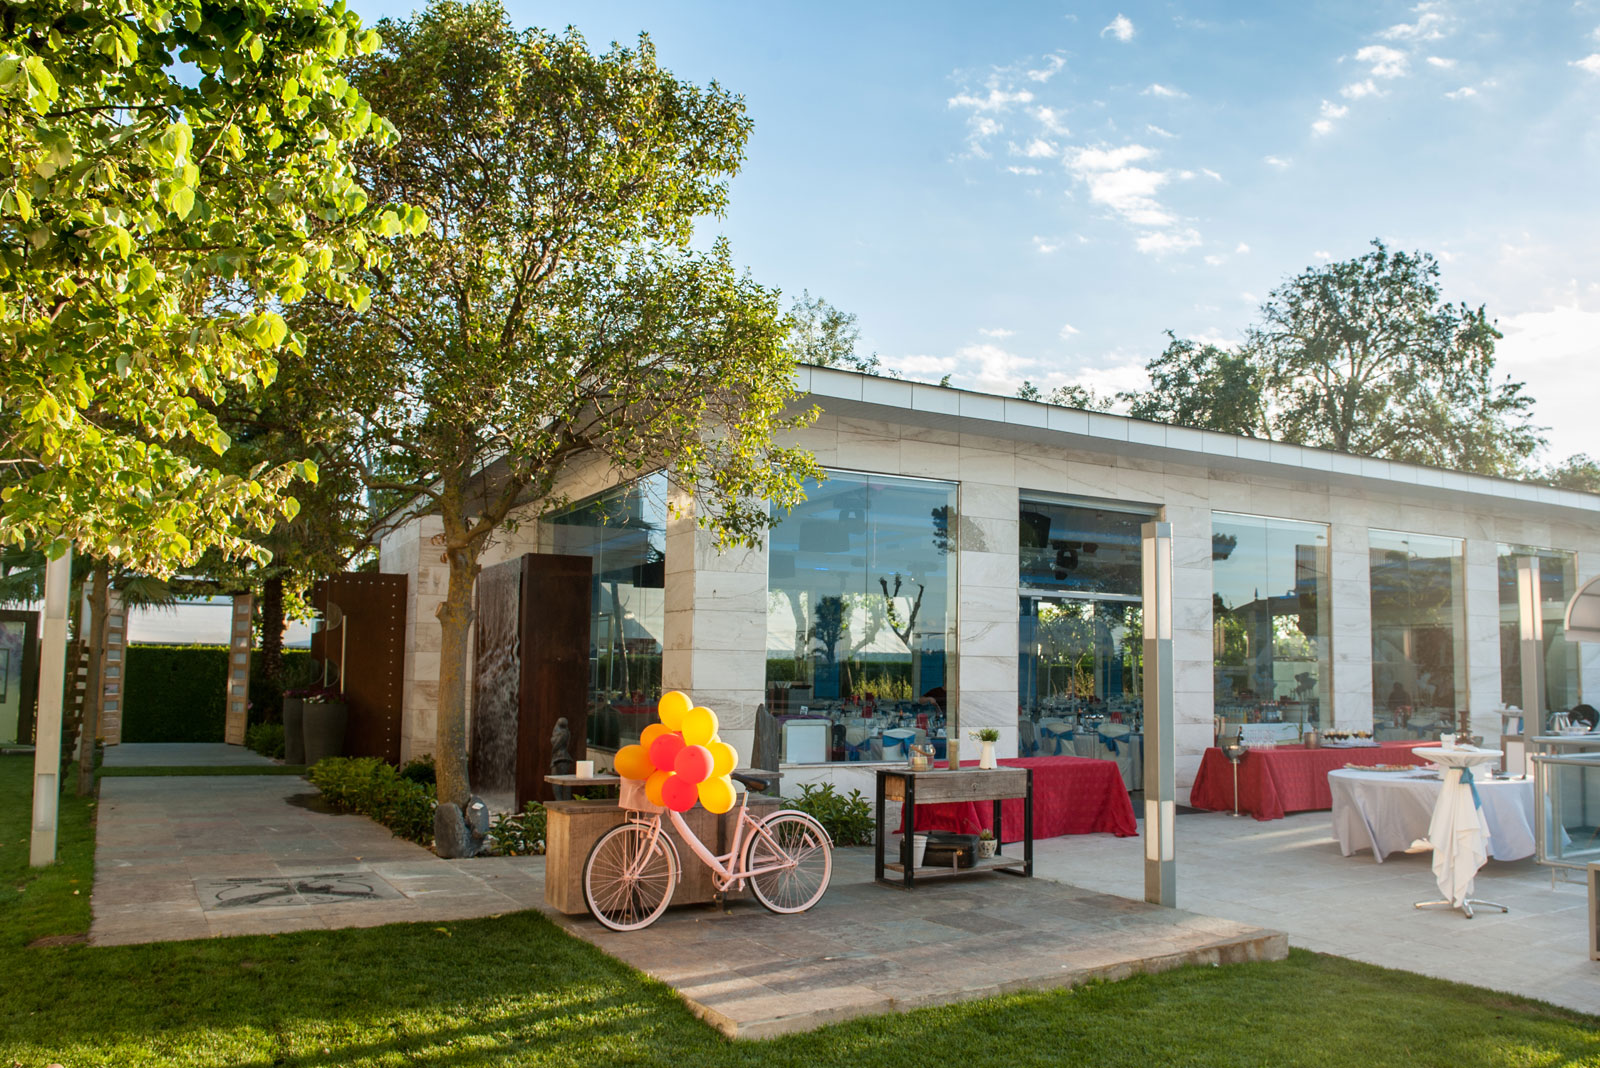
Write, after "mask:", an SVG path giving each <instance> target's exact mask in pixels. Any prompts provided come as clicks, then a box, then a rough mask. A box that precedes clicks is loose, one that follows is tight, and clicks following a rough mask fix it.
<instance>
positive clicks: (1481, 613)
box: [1464, 538, 1501, 744]
mask: <svg viewBox="0 0 1600 1068" xmlns="http://www.w3.org/2000/svg"><path fill="white" fill-rule="evenodd" d="M1496 549H1497V546H1496V544H1495V543H1494V542H1493V541H1482V540H1479V539H1476V538H1472V539H1468V541H1467V544H1466V568H1465V579H1466V581H1465V583H1464V585H1465V590H1464V592H1465V594H1466V605H1465V614H1466V628H1467V633H1466V652H1467V671H1466V674H1467V709H1468V711H1469V712H1470V713H1471V715H1472V732H1473V733H1474V734H1481V735H1483V737H1484V741H1485V743H1486V744H1487V743H1490V742H1493V743H1498V741H1499V738H1500V717H1499V716H1498V715H1496V714H1495V710H1496V709H1498V708H1499V707H1500V695H1501V692H1500V568H1499V557H1498V553H1497V551H1496Z"/></svg>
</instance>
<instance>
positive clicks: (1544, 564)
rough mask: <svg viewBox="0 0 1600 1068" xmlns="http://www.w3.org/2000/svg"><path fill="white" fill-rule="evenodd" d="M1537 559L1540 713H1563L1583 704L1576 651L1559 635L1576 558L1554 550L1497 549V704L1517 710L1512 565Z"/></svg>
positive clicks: (1518, 660) (1518, 636)
mask: <svg viewBox="0 0 1600 1068" xmlns="http://www.w3.org/2000/svg"><path fill="white" fill-rule="evenodd" d="M1525 556H1536V557H1538V558H1539V607H1540V615H1541V616H1542V617H1543V620H1544V699H1545V708H1546V709H1548V710H1551V711H1565V710H1567V709H1570V708H1572V707H1573V706H1574V705H1576V704H1578V703H1579V702H1580V701H1581V700H1582V699H1583V698H1582V697H1580V696H1579V692H1578V685H1579V684H1578V678H1579V670H1578V649H1577V646H1575V645H1573V644H1572V643H1570V642H1568V641H1567V640H1566V638H1565V636H1564V635H1563V630H1564V628H1565V625H1566V618H1567V601H1568V600H1569V599H1571V597H1572V595H1573V594H1575V593H1577V592H1578V568H1577V560H1576V557H1575V556H1574V555H1573V554H1572V553H1570V552H1563V551H1562V550H1560V549H1539V548H1535V547H1533V546H1530V545H1501V546H1500V547H1499V559H1500V701H1501V703H1502V704H1506V705H1517V706H1519V707H1520V706H1521V705H1522V621H1521V619H1520V618H1519V617H1518V615H1517V565H1518V562H1519V561H1520V560H1521V558H1522V557H1525Z"/></svg>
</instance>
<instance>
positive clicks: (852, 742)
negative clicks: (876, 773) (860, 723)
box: [844, 725, 872, 761]
mask: <svg viewBox="0 0 1600 1068" xmlns="http://www.w3.org/2000/svg"><path fill="white" fill-rule="evenodd" d="M844 758H845V759H846V760H856V761H861V760H870V759H872V740H871V739H870V738H868V737H867V728H865V727H856V726H850V725H846V726H845V729H844Z"/></svg>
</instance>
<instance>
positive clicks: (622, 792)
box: [617, 778, 667, 813]
mask: <svg viewBox="0 0 1600 1068" xmlns="http://www.w3.org/2000/svg"><path fill="white" fill-rule="evenodd" d="M617 805H618V806H619V807H621V808H625V809H629V810H631V811H633V812H655V813H663V812H666V811H667V810H666V808H665V806H662V805H658V804H656V803H655V802H653V801H651V800H650V798H649V796H648V795H647V794H646V793H645V792H644V782H643V780H640V779H629V778H624V779H623V780H622V785H621V787H620V788H619V789H618V790H617Z"/></svg>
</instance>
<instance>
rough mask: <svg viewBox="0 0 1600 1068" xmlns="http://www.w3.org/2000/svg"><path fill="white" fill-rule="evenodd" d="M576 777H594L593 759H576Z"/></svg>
mask: <svg viewBox="0 0 1600 1068" xmlns="http://www.w3.org/2000/svg"><path fill="white" fill-rule="evenodd" d="M578 778H580V779H592V778H594V761H592V760H580V761H578Z"/></svg>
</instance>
